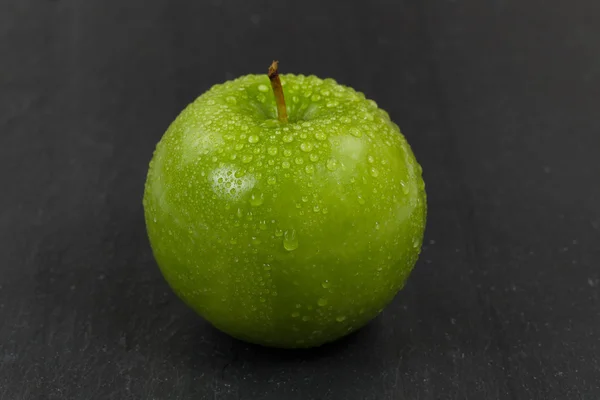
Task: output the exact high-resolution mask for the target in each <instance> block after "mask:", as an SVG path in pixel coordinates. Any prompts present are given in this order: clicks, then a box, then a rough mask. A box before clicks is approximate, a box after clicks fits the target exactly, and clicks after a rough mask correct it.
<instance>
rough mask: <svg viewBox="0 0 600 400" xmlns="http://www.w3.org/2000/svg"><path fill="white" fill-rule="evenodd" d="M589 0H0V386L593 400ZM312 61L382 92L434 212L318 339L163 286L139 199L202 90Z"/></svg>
mask: <svg viewBox="0 0 600 400" xmlns="http://www.w3.org/2000/svg"><path fill="white" fill-rule="evenodd" d="M599 20H600V3H599V2H598V1H596V0H581V1H578V2H567V1H559V0H547V1H545V2H537V1H523V0H487V1H482V0H454V1H452V0H446V1H444V0H435V1H434V0H397V1H392V0H374V1H363V2H359V1H346V2H333V1H330V2H326V1H316V0H305V1H302V2H292V1H289V2H288V1H278V2H268V1H246V0H236V1H233V0H209V1H206V0H202V1H185V2H184V1H180V0H153V1H151V0H144V1H142V0H128V1H106V0H85V1H79V0H52V1H49V0H3V1H1V2H0V183H1V186H0V187H1V188H2V190H1V195H0V399H2V400H22V399H27V400H29V399H40V400H41V399H46V400H52V399H84V400H87V399H90V400H94V399H102V400H111V399H116V400H124V399H157V400H158V399H161V400H162V399H194V400H199V399H292V400H293V399H432V400H433V399H598V398H600V388H599V385H600V299H599V293H600V178H599V176H600V159H599V158H598V155H599V151H600V118H599V117H598V104H599V101H600V52H599V51H598V49H599V48H600V27H599V25H598V21H599ZM273 58H278V59H279V60H281V62H282V64H281V68H282V70H283V72H286V71H289V72H301V73H314V74H317V75H319V76H322V77H334V78H336V79H337V80H338V81H340V82H342V83H345V84H348V85H350V86H353V87H355V88H356V89H358V90H361V91H364V92H365V93H366V94H367V95H368V96H369V97H371V98H373V99H375V100H376V101H377V102H378V103H379V104H380V105H381V106H382V107H383V108H385V109H386V110H388V111H389V113H390V115H391V116H392V118H393V119H394V120H395V121H396V122H397V123H398V124H399V125H400V126H401V128H402V129H403V132H404V133H405V135H406V137H407V138H408V140H409V142H410V143H411V145H412V146H413V149H414V151H415V153H416V155H417V157H418V159H419V161H420V162H421V164H422V165H423V168H424V171H425V172H424V174H425V179H426V182H427V188H428V193H429V222H428V230H427V233H426V240H425V244H426V245H425V248H424V251H423V253H422V257H421V259H420V261H419V263H418V265H417V267H416V269H415V271H414V274H413V275H412V277H411V279H410V281H409V283H408V285H407V287H406V288H405V290H403V291H402V292H401V293H400V294H399V295H398V296H397V297H396V299H395V300H394V302H393V303H392V304H391V305H390V306H389V307H388V308H387V309H386V310H385V311H384V313H383V314H382V315H381V316H380V317H379V318H378V319H376V320H375V321H374V322H373V323H372V324H370V325H369V326H367V327H366V328H365V329H363V330H361V331H359V332H358V333H357V334H354V335H352V336H350V337H348V338H346V339H344V340H342V341H339V342H337V343H335V344H332V345H328V346H326V347H323V348H320V349H315V350H311V351H296V352H293V351H279V350H269V349H264V348H260V347H257V346H252V345H247V344H244V343H241V342H238V341H235V340H233V339H230V338H229V337H227V336H225V335H223V334H221V333H219V332H216V331H215V330H213V329H212V328H211V327H210V326H208V325H207V324H206V323H205V322H203V320H201V319H200V318H198V317H197V316H195V315H194V314H193V313H192V311H190V310H189V309H187V308H186V307H185V306H184V305H183V304H182V303H181V302H180V301H179V300H178V299H177V298H176V297H175V296H174V295H173V294H172V293H171V292H170V290H169V289H168V287H167V285H166V283H165V282H164V280H163V279H162V277H161V275H160V273H159V271H158V268H157V267H156V265H155V263H154V261H153V259H152V255H151V252H150V248H149V245H148V241H147V238H146V236H145V228H144V222H143V215H142V207H141V195H142V189H143V183H144V178H145V172H146V169H147V164H148V161H149V159H150V156H151V154H152V150H153V148H154V145H155V144H156V142H157V141H158V140H159V138H160V137H161V135H162V133H163V132H164V130H165V129H166V127H167V125H168V124H169V123H170V121H171V120H172V119H173V118H174V117H175V116H176V115H177V113H178V112H179V110H181V109H182V108H183V107H184V106H185V105H186V104H187V103H188V102H190V101H191V100H193V98H195V97H196V96H197V95H199V94H200V93H202V92H203V91H205V90H206V89H207V88H209V87H210V86H211V85H212V84H214V83H217V82H220V81H223V80H225V79H230V78H233V77H236V76H238V75H242V74H245V73H248V72H263V71H265V70H266V67H267V66H268V64H269V62H270V61H271V60H272V59H273Z"/></svg>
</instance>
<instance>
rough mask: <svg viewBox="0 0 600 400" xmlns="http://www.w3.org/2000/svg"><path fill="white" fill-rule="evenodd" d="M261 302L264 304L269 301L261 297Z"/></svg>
mask: <svg viewBox="0 0 600 400" xmlns="http://www.w3.org/2000/svg"><path fill="white" fill-rule="evenodd" d="M259 300H260V302H261V303H264V302H265V301H267V299H265V298H264V297H261V298H260V299H259Z"/></svg>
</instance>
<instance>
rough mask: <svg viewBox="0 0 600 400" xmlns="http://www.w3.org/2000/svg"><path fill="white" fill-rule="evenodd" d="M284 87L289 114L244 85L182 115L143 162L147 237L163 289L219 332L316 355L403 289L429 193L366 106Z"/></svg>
mask: <svg viewBox="0 0 600 400" xmlns="http://www.w3.org/2000/svg"><path fill="white" fill-rule="evenodd" d="M281 85H282V86H283V90H284V92H285V100H286V101H287V108H286V107H285V105H284V104H282V101H279V97H277V95H274V92H273V90H272V89H271V84H270V81H269V77H267V76H266V75H247V76H244V77H241V78H238V79H236V80H234V81H229V82H226V83H224V84H219V85H215V86H214V87H212V88H211V89H210V90H209V91H207V92H206V93H204V94H203V95H202V96H200V97H198V98H197V99H196V100H195V101H194V102H193V103H191V104H190V105H188V106H187V108H185V110H183V112H182V113H181V114H180V115H179V116H178V117H177V118H176V119H175V121H174V122H173V123H172V124H171V126H170V127H169V129H168V130H167V132H166V133H165V135H164V136H163V138H162V139H161V141H160V142H159V143H158V145H157V147H156V151H155V152H154V156H153V159H152V161H151V162H150V168H149V171H148V176H147V181H146V187H145V193H144V209H145V217H146V226H147V231H148V235H149V238H150V243H151V246H152V249H153V253H154V256H155V258H156V261H157V263H158V265H159V267H160V269H161V271H162V273H163V275H164V277H165V278H166V280H167V282H168V283H169V284H170V286H171V287H172V288H173V290H174V291H175V292H176V293H177V295H178V296H180V297H181V298H182V299H183V300H184V301H185V302H186V303H187V304H188V305H189V306H190V307H192V308H193V309H194V310H195V311H197V312H198V313H199V314H200V315H202V316H203V317H204V318H205V319H207V320H208V321H209V322H211V323H212V324H213V325H214V326H215V327H216V328H218V329H220V330H222V331H224V332H226V333H228V334H230V335H232V336H234V337H236V338H239V339H242V340H246V341H249V342H253V343H258V344H262V345H267V346H274V347H312V346H318V345H321V344H323V343H326V342H330V341H333V340H335V339H337V338H339V337H341V336H344V335H346V334H348V333H350V332H352V331H354V330H356V329H358V328H360V327H362V326H363V325H365V324H366V323H367V322H368V321H369V320H371V319H373V318H374V317H375V316H376V315H377V314H378V313H379V312H381V310H382V309H383V308H384V307H385V306H386V305H387V304H388V303H389V302H390V301H391V300H392V298H393V297H394V296H395V295H396V293H397V292H398V291H399V290H400V289H401V288H402V287H403V286H404V283H405V281H406V279H407V277H408V275H409V273H410V271H411V270H412V268H413V266H414V265H415V262H416V260H417V257H418V255H419V252H420V249H421V243H422V239H423V232H424V228H425V219H426V214H427V209H426V194H425V189H424V186H425V185H424V183H423V179H422V177H421V167H420V166H419V164H418V163H417V161H416V159H415V157H414V155H413V152H412V151H411V148H410V146H409V145H408V143H407V141H406V139H405V138H404V136H403V135H402V134H401V133H400V130H399V129H398V126H397V125H396V124H394V123H393V122H392V121H390V118H389V116H388V114H387V113H386V112H385V111H383V110H381V109H380V108H378V107H377V104H376V103H375V102H374V101H372V100H367V99H366V98H365V96H364V95H363V94H362V93H359V92H356V91H355V90H353V89H351V88H349V87H345V86H342V85H340V84H338V83H336V82H335V81H334V80H332V79H325V80H322V79H319V78H317V77H314V76H303V75H281ZM274 88H275V86H274ZM275 93H276V94H277V93H278V92H277V89H276V88H275ZM279 94H281V100H283V93H279ZM276 98H277V101H276ZM278 106H279V111H278ZM282 108H283V111H285V110H287V118H282V115H281V113H282ZM278 113H279V117H278Z"/></svg>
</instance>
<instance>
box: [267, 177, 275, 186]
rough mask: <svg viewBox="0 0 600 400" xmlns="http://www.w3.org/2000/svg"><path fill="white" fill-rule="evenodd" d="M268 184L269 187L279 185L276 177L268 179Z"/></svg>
mask: <svg viewBox="0 0 600 400" xmlns="http://www.w3.org/2000/svg"><path fill="white" fill-rule="evenodd" d="M267 183H268V184H269V185H274V184H276V183H277V178H275V177H274V176H270V177H268V178H267Z"/></svg>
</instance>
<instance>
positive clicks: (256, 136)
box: [248, 135, 260, 143]
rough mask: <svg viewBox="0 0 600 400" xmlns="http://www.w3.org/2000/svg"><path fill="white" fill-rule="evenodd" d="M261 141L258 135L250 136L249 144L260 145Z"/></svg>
mask: <svg viewBox="0 0 600 400" xmlns="http://www.w3.org/2000/svg"><path fill="white" fill-rule="evenodd" d="M259 140H260V138H259V137H258V135H250V137H249V138H248V142H250V143H258V141H259Z"/></svg>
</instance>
